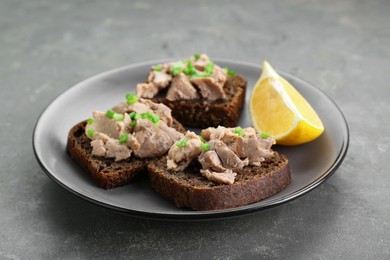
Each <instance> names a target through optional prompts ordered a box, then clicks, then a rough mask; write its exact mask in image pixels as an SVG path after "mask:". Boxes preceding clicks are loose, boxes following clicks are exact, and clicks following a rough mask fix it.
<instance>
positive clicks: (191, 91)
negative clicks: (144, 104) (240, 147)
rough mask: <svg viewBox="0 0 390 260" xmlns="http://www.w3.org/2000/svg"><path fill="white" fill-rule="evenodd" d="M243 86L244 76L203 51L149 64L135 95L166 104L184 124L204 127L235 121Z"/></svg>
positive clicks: (234, 124) (243, 95)
mask: <svg viewBox="0 0 390 260" xmlns="http://www.w3.org/2000/svg"><path fill="white" fill-rule="evenodd" d="M246 85H247V80H246V79H245V78H244V77H243V76H241V75H238V74H237V73H236V72H234V71H233V70H231V69H229V68H227V67H224V68H221V67H220V66H218V65H217V64H215V63H214V62H213V61H211V60H210V58H209V57H208V56H207V55H206V54H195V55H193V56H191V57H189V58H188V59H186V60H182V61H177V62H170V63H164V64H156V65H154V66H152V67H151V69H150V71H149V75H148V77H147V80H146V82H145V83H140V84H138V85H137V88H136V89H137V95H138V97H141V98H145V99H151V100H153V101H154V102H157V103H163V104H165V105H166V106H168V107H169V108H170V109H171V110H172V115H173V117H174V118H176V119H177V120H178V121H179V122H180V123H181V124H183V125H184V126H188V127H197V128H206V127H210V126H213V127H217V126H219V125H223V126H226V127H233V126H236V125H237V124H238V120H239V118H240V113H241V110H242V107H243V103H244V100H245V91H246Z"/></svg>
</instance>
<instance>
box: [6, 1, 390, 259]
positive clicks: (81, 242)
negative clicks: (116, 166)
mask: <svg viewBox="0 0 390 260" xmlns="http://www.w3.org/2000/svg"><path fill="white" fill-rule="evenodd" d="M389 11H390V2H389V1H387V0H382V1H376V0H375V1H358V0H354V1H336V0H332V1H315V0H313V1H309V0H293V1H254V0H253V1H240V2H239V1H178V0H177V1H173V0H171V1H164V3H163V1H124V0H122V1H115V2H111V1H101V0H99V1H74V0H70V1H50V0H36V1H13V0H1V1H0V109H1V110H0V111H1V113H2V117H3V119H2V120H1V123H0V129H1V130H0V144H1V147H0V165H1V167H0V208H1V210H0V259H86V258H106V259H108V258H113V259H121V258H136V259H139V258H155V259H187V258H193V259H219V258H224V259H262V258H264V259H389V257H390V248H389V245H390V223H389V219H390V203H389V197H390V175H389V169H390V165H389V143H390V134H389V133H390V120H389V115H390V106H389V100H390V86H389V82H390V48H389V46H390V27H389V25H390V16H389ZM200 51H204V52H207V53H209V54H210V55H211V56H212V57H219V58H228V59H236V60H242V61H249V62H254V63H260V62H261V61H262V60H263V59H268V60H269V61H270V62H271V63H272V64H273V65H274V66H275V67H276V68H278V69H280V70H284V71H287V72H290V73H292V74H295V75H297V76H299V77H302V78H304V79H306V80H308V81H310V82H312V83H314V84H315V85H317V86H318V87H319V88H320V89H322V90H323V91H324V92H325V93H327V94H328V95H329V96H330V97H331V98H332V99H333V100H334V101H335V102H336V103H337V104H338V105H339V107H340V108H341V110H342V111H343V112H344V114H345V116H346V118H347V121H348V123H349V126H350V134H351V139H350V148H349V152H348V154H347V156H346V158H345V161H344V163H343V164H342V166H341V167H340V168H339V170H338V171H337V172H336V174H335V175H334V176H333V177H332V178H330V179H329V180H328V181H327V182H326V183H325V184H323V185H321V186H320V187H319V188H317V189H315V190H314V191H312V192H311V193H309V194H307V195H305V196H303V197H301V198H299V199H297V200H295V201H292V202H291V203H288V204H285V205H282V206H280V207H277V208H273V209H270V210H267V211H264V212H259V213H256V214H252V215H248V216H242V217H238V218H232V219H225V220H218V221H212V222H207V221H204V222H193V223H188V222H163V221H154V220H153V221H152V220H144V219H138V218H133V217H129V216H125V215H121V214H118V213H115V212H112V211H109V210H107V209H103V208H100V207H98V206H95V205H92V204H90V203H88V202H86V201H83V200H82V199H80V198H78V197H75V196H74V195H71V194H70V193H69V192H67V191H65V190H63V189H62V188H60V187H59V186H58V185H56V184H55V183H54V182H52V181H51V180H50V179H49V178H48V177H47V176H46V175H45V174H44V172H43V171H42V170H41V168H40V167H39V165H38V163H37V162H36V160H35V157H34V154H33V150H32V145H31V137H32V132H33V127H34V124H35V122H36V120H37V118H38V116H39V115H40V113H41V112H42V111H43V109H44V108H45V107H46V106H47V105H48V104H49V103H50V102H51V101H52V100H53V99H54V98H55V97H56V96H58V95H59V94H61V93H62V92H63V91H65V90H66V89H68V88H69V87H70V86H72V85H73V84H74V83H76V82H78V81H81V80H83V79H85V78H87V77H89V76H92V75H94V74H96V73H99V72H102V71H105V70H107V69H111V68H115V67H119V66H122V65H125V64H129V63H134V62H137V61H144V60H151V59H158V58H168V57H183V56H186V55H188V54H192V53H196V52H200Z"/></svg>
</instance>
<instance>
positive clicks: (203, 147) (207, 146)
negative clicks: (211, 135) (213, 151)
mask: <svg viewBox="0 0 390 260" xmlns="http://www.w3.org/2000/svg"><path fill="white" fill-rule="evenodd" d="M200 148H201V149H202V150H203V151H208V150H210V144H208V143H202V144H200Z"/></svg>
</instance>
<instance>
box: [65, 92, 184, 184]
mask: <svg viewBox="0 0 390 260" xmlns="http://www.w3.org/2000/svg"><path fill="white" fill-rule="evenodd" d="M182 132H185V130H184V128H183V127H182V126H181V124H180V123H178V122H177V121H176V120H175V119H173V118H172V116H171V110H170V109H169V108H168V107H166V106H165V105H163V104H157V103H154V102H152V101H150V100H144V99H139V100H138V99H137V97H136V96H135V95H131V94H129V95H127V101H126V102H122V103H120V104H118V105H116V106H114V107H113V108H112V109H109V110H107V111H106V112H100V111H95V112H93V117H92V118H90V119H88V120H86V121H83V122H81V123H79V124H77V125H75V126H74V127H73V128H72V129H71V130H70V132H69V134H68V142H67V151H68V153H69V154H70V156H71V157H72V159H73V160H74V161H76V162H77V163H78V164H79V165H80V166H81V167H82V168H83V169H85V170H86V171H87V172H88V173H89V174H90V175H91V176H92V177H93V178H94V179H95V180H96V181H97V184H98V185H99V186H100V187H102V188H104V189H113V188H116V187H119V186H122V185H125V184H127V183H129V182H130V181H132V180H133V179H134V178H135V177H137V176H138V175H140V174H143V173H146V172H145V170H146V164H147V163H148V162H149V161H150V160H154V159H156V158H159V157H161V156H163V155H165V154H166V153H167V152H168V150H169V149H170V147H171V146H172V144H173V143H174V142H176V141H177V140H180V139H181V138H183V136H184V135H183V133H182Z"/></svg>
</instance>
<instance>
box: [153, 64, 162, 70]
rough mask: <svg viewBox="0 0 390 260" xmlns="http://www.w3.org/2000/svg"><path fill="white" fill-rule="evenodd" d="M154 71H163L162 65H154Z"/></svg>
mask: <svg viewBox="0 0 390 260" xmlns="http://www.w3.org/2000/svg"><path fill="white" fill-rule="evenodd" d="M153 70H154V71H161V65H156V66H154V67H153Z"/></svg>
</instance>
